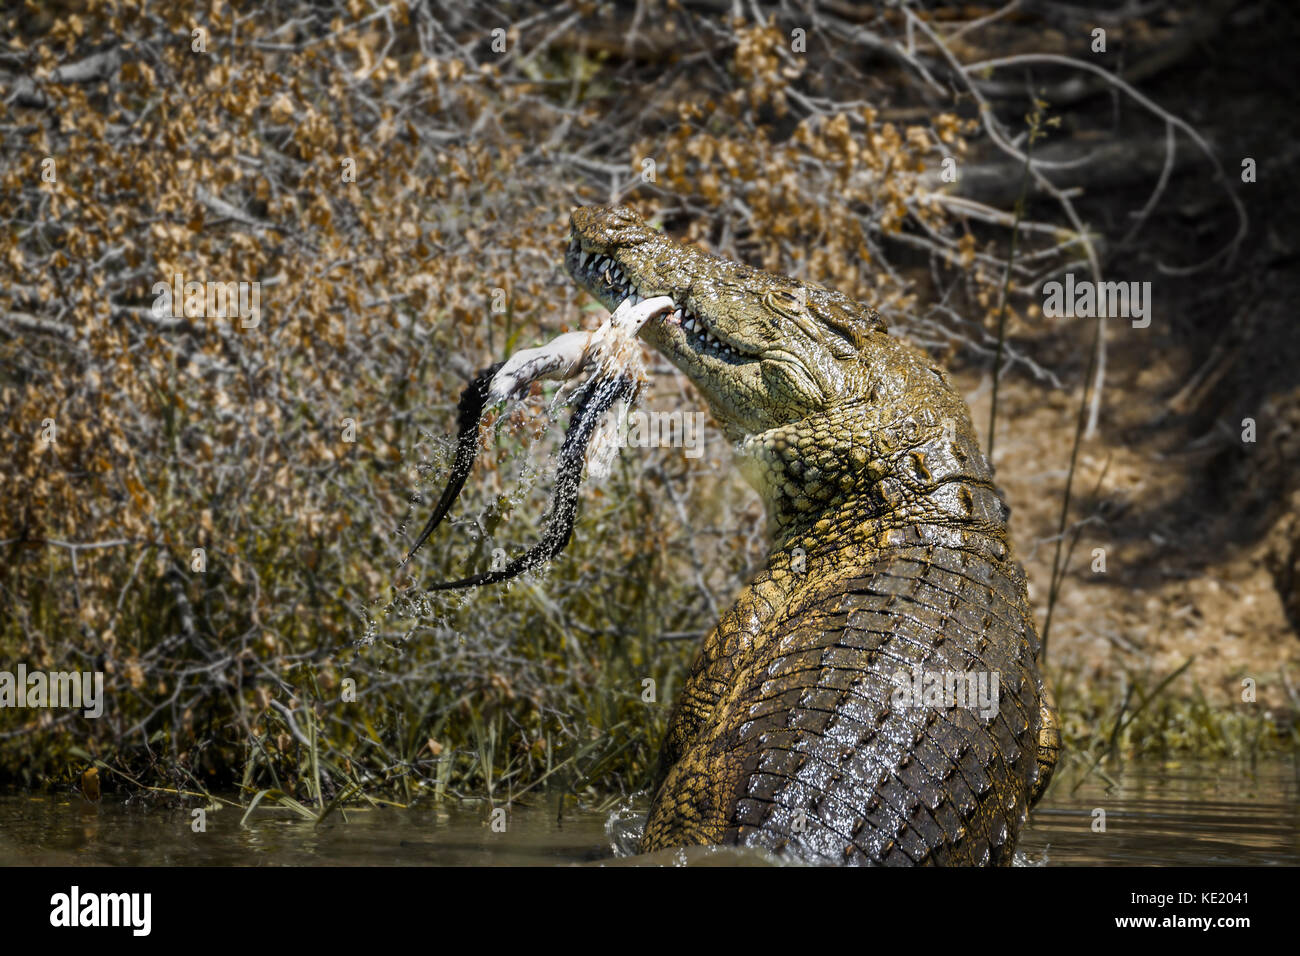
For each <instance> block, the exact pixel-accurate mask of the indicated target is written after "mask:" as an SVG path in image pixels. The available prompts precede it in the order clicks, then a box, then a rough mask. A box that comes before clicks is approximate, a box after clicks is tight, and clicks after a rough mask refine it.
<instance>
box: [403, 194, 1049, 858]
mask: <svg viewBox="0 0 1300 956" xmlns="http://www.w3.org/2000/svg"><path fill="white" fill-rule="evenodd" d="M565 258H566V265H567V267H568V269H569V272H570V273H571V274H572V275H573V277H574V279H575V280H576V281H577V282H578V283H579V284H580V285H582V286H583V287H584V288H586V289H587V290H588V291H589V292H590V293H591V294H592V295H594V296H595V297H596V298H598V299H599V300H600V301H601V302H602V303H604V304H605V305H606V306H607V307H608V308H609V309H610V311H611V312H614V313H615V315H614V317H613V319H614V320H616V321H614V322H613V324H614V325H615V326H621V325H624V324H626V325H628V326H629V327H630V328H631V327H634V328H639V329H640V335H641V338H642V339H644V340H646V341H648V342H649V343H650V344H652V345H654V346H655V347H657V348H658V349H659V350H660V351H661V352H662V353H663V354H664V355H666V356H667V357H668V358H669V359H670V360H671V361H672V362H673V364H674V365H676V366H677V367H678V368H679V369H681V371H682V372H684V373H685V374H686V375H687V377H689V378H690V379H691V381H692V382H694V384H695V387H696V388H697V389H698V391H699V392H700V393H701V394H702V395H703V396H704V398H705V400H706V401H707V402H708V404H709V406H710V408H711V409H712V411H713V415H714V418H715V419H716V420H717V421H718V423H719V424H720V425H721V426H722V429H723V431H724V432H725V434H726V435H727V437H728V438H729V439H730V440H732V441H734V442H735V443H736V449H737V455H738V460H739V464H740V467H741V469H742V471H743V473H744V474H745V475H746V477H748V479H749V480H750V482H751V483H752V484H753V485H754V487H755V488H756V489H757V490H758V492H759V494H760V495H761V496H762V498H763V502H764V505H765V507H766V509H767V518H768V534H769V538H770V553H769V555H768V561H767V566H766V568H765V569H764V570H763V571H762V573H761V574H759V576H758V577H757V578H756V579H755V580H754V581H753V582H751V583H750V584H749V586H748V587H746V588H745V589H744V591H742V592H741V594H740V596H739V598H738V599H737V601H736V604H735V606H734V607H732V608H731V609H730V610H729V611H727V612H726V613H725V614H724V615H723V616H722V619H721V620H720V621H719V622H718V625H717V627H715V628H714V629H713V631H712V632H711V633H710V634H709V635H708V636H707V637H706V638H705V640H704V644H703V646H702V647H701V649H700V652H699V656H698V657H697V658H696V661H695V664H694V667H693V668H692V670H691V673H690V676H689V678H688V679H687V681H686V684H685V686H684V688H683V691H682V694H681V696H680V698H679V699H678V701H677V703H676V706H675V709H674V711H673V715H672V718H671V720H670V723H669V727H668V734H667V737H666V739H665V740H664V743H663V748H662V752H661V755H660V766H659V773H658V779H657V781H656V783H655V787H654V796H653V800H652V803H651V807H650V813H649V816H648V818H647V821H646V826H645V831H644V833H643V835H642V839H641V849H642V850H643V851H646V852H649V851H652V850H660V849H667V848H671V847H683V846H690V845H699V844H724V843H729V844H743V845H750V846H758V847H763V848H767V849H770V850H773V851H776V852H778V853H787V854H790V855H793V856H795V857H798V858H800V859H803V860H808V861H814V862H838V863H881V864H903V865H913V864H922V863H932V864H1006V863H1010V862H1011V857H1012V852H1013V851H1014V848H1015V842H1016V838H1017V836H1018V834H1019V832H1020V829H1021V827H1022V826H1023V825H1024V822H1025V819H1026V815H1027V814H1028V810H1029V807H1030V805H1031V804H1032V803H1033V801H1034V800H1035V799H1037V797H1038V796H1039V795H1040V794H1041V793H1042V791H1043V790H1044V789H1045V787H1046V785H1047V781H1048V780H1049V779H1050V777H1051V773H1052V769H1053V767H1054V766H1055V763H1056V756H1057V752H1058V750H1059V747H1060V737H1059V734H1058V732H1057V727H1056V717H1055V714H1054V712H1053V709H1052V706H1051V702H1050V699H1049V696H1048V693H1047V688H1046V686H1045V684H1044V682H1043V678H1042V676H1041V674H1040V672H1039V669H1038V663H1037V655H1038V650H1039V642H1038V634H1037V632H1036V630H1035V626H1034V619H1033V614H1032V611H1031V610H1030V607H1029V598H1028V595H1027V593H1026V590H1025V575H1024V571H1023V570H1022V569H1021V567H1020V565H1019V564H1018V563H1017V562H1016V560H1015V557H1014V555H1013V553H1012V549H1011V542H1010V539H1009V536H1008V534H1007V526H1006V520H1007V508H1006V506H1005V505H1004V504H1003V502H1002V500H1001V498H1000V497H999V495H998V492H997V489H996V488H995V486H994V484H993V473H992V469H991V468H990V466H989V463H988V461H987V460H986V459H985V457H984V455H983V453H982V452H981V451H980V448H979V443H978V441H977V440H976V438H975V430H974V427H973V426H972V425H971V421H970V412H969V410H968V409H967V408H966V403H965V402H964V401H962V399H961V397H960V396H959V395H958V394H957V392H956V391H955V390H954V389H953V388H952V386H951V385H950V384H949V382H948V379H947V376H946V375H945V373H944V371H943V370H942V369H941V368H939V367H938V366H936V365H935V364H934V363H932V362H931V361H930V360H929V359H928V358H927V357H926V356H925V355H924V354H922V353H921V352H919V351H918V350H916V349H914V348H912V347H911V346H909V345H907V344H906V343H904V342H902V341H900V340H898V339H896V338H893V337H891V336H890V335H889V334H888V332H887V330H886V329H885V325H884V323H883V322H882V321H881V320H880V317H879V316H878V315H877V314H876V313H875V312H874V311H873V310H871V309H869V308H866V307H865V306H862V305H860V304H858V303H856V302H854V301H852V300H851V299H849V298H847V297H846V296H844V295H843V294H841V293H839V292H833V291H831V290H828V289H825V288H822V287H821V286H818V285H814V284H812V283H807V282H799V281H796V280H794V279H790V278H787V277H785V276H779V275H774V274H772V273H768V272H760V271H758V270H755V269H752V268H750V267H748V266H745V265H741V264H739V263H736V262H731V261H728V260H726V259H722V258H719V257H717V256H712V255H708V254H706V253H704V252H701V251H700V250H699V249H697V248H695V247H693V246H689V245H685V244H682V243H679V242H675V241H674V240H673V239H671V238H669V237H668V236H666V235H664V234H663V233H660V232H657V231H655V230H654V229H652V228H650V227H649V226H647V225H646V224H645V222H643V221H642V219H641V218H640V216H638V215H637V214H636V212H634V211H633V210H631V209H629V208H626V207H622V206H590V207H583V208H579V209H577V210H575V211H574V213H573V217H572V240H571V242H570V244H569V249H568V252H567V254H566V257H565ZM587 342H588V340H587V339H585V338H584V339H583V340H582V343H587ZM571 344H572V343H570V342H569V341H568V337H561V339H558V340H556V342H555V343H552V344H551V345H550V346H547V347H543V348H541V349H537V350H530V352H529V353H528V354H526V355H523V356H522V357H520V358H516V359H512V360H511V362H509V363H504V364H498V365H494V366H492V367H490V368H488V369H485V370H484V371H483V372H482V373H480V375H479V376H478V378H476V379H475V381H474V382H473V383H471V385H470V386H469V387H468V388H467V389H466V390H465V393H464V394H463V395H462V397H461V404H460V410H459V420H460V438H459V442H458V450H457V457H456V461H455V464H454V465H453V469H452V474H451V477H450V480H449V483H448V485H447V488H446V490H445V491H444V492H443V495H442V498H441V499H440V501H439V502H438V505H437V507H436V509H435V511H434V514H433V517H432V518H431V519H430V520H429V523H428V524H427V525H426V526H425V528H424V531H423V532H422V533H421V535H420V537H419V540H418V541H417V542H416V544H415V547H416V548H418V547H419V544H420V543H421V542H423V541H424V540H425V539H426V538H427V537H428V536H429V534H430V533H431V532H432V531H433V529H434V528H435V527H436V526H437V524H438V523H439V522H440V521H441V520H442V518H443V517H444V516H445V515H446V513H447V509H448V508H449V507H450V506H451V503H452V502H453V501H454V499H455V497H456V495H457V494H458V493H459V491H460V489H461V487H462V486H463V485H464V482H465V479H466V476H467V475H468V474H469V470H470V467H471V464H472V462H473V458H474V454H475V450H476V448H477V445H478V438H477V434H478V424H479V419H480V416H481V414H482V412H483V410H484V408H485V405H486V404H487V403H488V402H489V401H491V400H492V397H493V396H495V395H498V394H499V393H504V392H506V391H513V390H518V389H519V388H521V387H522V385H523V384H524V383H526V381H527V380H529V379H530V377H535V376H536V375H539V374H549V372H550V371H551V370H554V369H561V370H562V374H563V375H566V376H567V375H568V374H569V370H570V369H576V368H577V366H578V365H579V364H581V363H580V362H578V361H577V360H576V359H574V358H572V357H571V356H570V353H571V352H572V351H573V350H572V349H571V348H569V345H571ZM580 344H581V343H580ZM586 349H587V345H586V344H583V348H582V349H580V350H579V351H581V352H583V353H584V354H585V352H586ZM534 352H535V354H534ZM635 390H636V383H635V382H634V381H633V380H632V379H631V378H629V377H628V375H627V374H626V373H622V372H619V371H617V369H615V370H612V371H610V370H605V371H602V372H600V373H598V374H596V375H595V376H593V377H592V378H591V379H590V380H589V381H588V382H587V384H586V385H584V386H583V388H582V389H581V390H580V391H579V393H578V401H577V409H576V411H575V413H574V416H573V419H572V421H571V422H570V425H569V429H568V431H567V433H566V435H565V441H564V446H563V448H562V449H561V452H560V458H559V466H558V468H557V477H556V491H555V504H554V507H553V509H552V512H551V520H550V523H549V525H548V527H547V530H546V533H545V536H544V537H543V540H542V541H541V542H540V543H539V544H538V545H536V546H535V547H533V548H531V549H529V550H528V551H527V552H526V553H525V554H523V555H522V556H520V557H518V558H516V559H515V560H513V561H511V562H510V563H509V564H508V565H507V566H506V567H504V568H501V569H499V570H494V571H489V572H484V573H481V574H476V575H473V576H472V577H468V578H464V579H461V580H458V581H451V582H446V583H443V584H438V585H435V586H434V587H435V588H438V589H442V588H456V587H468V586H474V585H479V584H491V583H495V582H498V581H504V580H507V579H509V578H511V577H514V576H515V575H517V574H519V573H521V572H523V571H525V570H527V569H529V568H531V567H535V566H536V565H537V564H539V563H541V562H542V561H545V560H548V559H549V558H550V557H552V556H554V555H555V554H558V553H559V551H560V550H562V549H563V548H564V546H565V544H566V543H567V542H568V540H569V534H570V532H571V531H572V528H573V518H574V512H575V508H576V502H577V490H578V484H579V481H580V477H581V472H582V468H583V452H584V449H585V448H586V446H587V445H588V444H589V443H590V442H591V440H592V435H593V434H594V432H595V429H596V423H597V421H598V419H599V418H600V417H601V416H602V415H604V413H605V412H606V411H607V410H608V409H610V408H611V407H613V406H614V405H615V404H616V403H618V402H619V401H624V400H627V399H628V397H629V396H631V395H633V394H634V393H635ZM414 550H415V548H412V553H413V552H414ZM408 558H409V555H408Z"/></svg>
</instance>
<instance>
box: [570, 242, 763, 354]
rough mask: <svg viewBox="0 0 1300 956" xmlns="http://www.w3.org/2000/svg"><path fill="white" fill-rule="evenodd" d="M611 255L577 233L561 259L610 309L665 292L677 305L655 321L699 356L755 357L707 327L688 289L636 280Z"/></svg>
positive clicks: (583, 284) (707, 324)
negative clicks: (694, 307)
mask: <svg viewBox="0 0 1300 956" xmlns="http://www.w3.org/2000/svg"><path fill="white" fill-rule="evenodd" d="M616 255H617V253H615V254H614V255H609V254H604V253H600V252H597V251H594V250H591V249H588V248H586V247H585V246H584V245H583V243H582V241H581V240H579V239H578V238H577V237H574V238H573V240H572V241H571V242H570V243H569V248H568V251H567V252H566V253H565V257H564V262H565V266H566V267H567V268H568V270H569V274H570V275H571V276H572V277H573V279H574V281H575V282H577V283H578V285H580V286H582V287H583V288H584V289H586V290H587V291H588V292H590V293H591V294H592V295H593V296H594V297H595V298H596V299H597V300H598V301H599V302H600V303H601V304H602V305H604V306H605V308H607V309H609V310H610V311H611V312H613V311H614V310H615V309H617V308H618V307H619V306H620V305H622V304H623V302H625V301H627V300H630V301H631V303H632V304H633V305H636V304H637V303H639V302H641V301H643V300H645V299H648V298H651V297H652V296H658V295H666V296H668V297H669V298H671V299H672V300H673V304H674V305H675V306H676V308H674V309H673V311H672V312H670V313H668V314H667V315H665V316H664V317H663V318H662V319H660V320H658V321H657V322H653V323H652V324H654V325H659V326H661V327H663V331H664V332H666V333H668V335H669V337H670V338H673V339H676V340H678V341H679V344H680V346H684V347H685V348H687V349H689V350H690V351H692V352H694V353H695V354H696V355H697V356H698V357H700V358H705V359H711V360H713V361H717V362H721V363H723V364H727V365H740V364H743V363H746V362H750V361H753V360H755V359H756V358H757V356H754V355H748V354H746V353H745V352H744V351H742V350H741V349H740V348H737V347H736V346H735V344H734V343H732V342H728V341H726V340H724V339H723V338H722V337H721V336H720V335H719V334H718V333H717V330H715V329H712V328H710V326H709V323H708V322H707V321H706V320H705V318H704V316H703V314H702V313H699V312H697V311H696V310H695V309H693V308H692V307H691V304H690V301H689V292H688V291H687V290H682V289H673V288H661V287H658V286H652V285H651V284H650V282H649V281H643V282H642V283H641V284H638V283H637V281H636V280H634V279H633V278H632V277H631V276H629V275H628V272H627V270H626V269H624V268H623V266H622V265H621V264H620V263H619V261H618V259H617V258H616Z"/></svg>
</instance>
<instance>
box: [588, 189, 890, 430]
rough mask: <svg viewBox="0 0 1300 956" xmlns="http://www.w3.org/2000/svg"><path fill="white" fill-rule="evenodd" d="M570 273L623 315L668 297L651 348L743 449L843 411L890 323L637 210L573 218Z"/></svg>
mask: <svg viewBox="0 0 1300 956" xmlns="http://www.w3.org/2000/svg"><path fill="white" fill-rule="evenodd" d="M571 222H572V227H573V236H572V241H571V242H570V244H569V251H568V255H567V257H566V260H565V262H566V265H567V266H568V269H569V272H570V274H571V275H572V276H573V277H574V279H576V280H577V282H578V283H579V285H581V286H583V287H584V288H586V289H587V291H589V292H590V293H591V294H592V295H594V296H595V297H596V298H597V299H599V300H600V301H601V302H602V303H603V304H604V305H605V306H606V307H608V308H609V309H611V310H613V309H614V308H615V307H617V306H618V305H619V303H621V302H622V301H623V300H624V299H625V298H627V297H629V296H632V297H634V301H635V299H636V298H642V299H644V298H648V297H650V296H655V295H666V296H669V297H671V298H672V299H673V301H674V302H675V303H676V304H677V309H676V310H675V311H674V312H672V313H671V314H670V315H667V316H665V317H664V318H663V319H662V320H660V321H656V322H651V323H650V324H648V325H647V326H646V327H645V328H644V329H643V330H642V333H641V337H642V338H643V339H644V340H646V341H647V342H649V343H650V344H651V345H653V346H655V347H656V348H657V349H659V351H660V352H662V353H663V354H664V355H665V356H666V357H667V358H668V359H669V361H671V362H672V363H673V364H674V365H676V366H677V367H678V368H679V369H681V371H682V372H684V373H685V374H686V375H687V377H689V378H690V379H691V381H692V382H694V383H695V386H696V388H698V389H699V391H700V393H701V394H702V395H703V396H704V398H705V400H706V401H707V402H708V403H709V406H710V408H711V409H712V410H713V413H714V416H715V417H716V418H717V420H718V423H719V424H720V425H721V426H722V428H723V429H724V431H726V432H727V435H728V437H729V438H731V439H732V440H740V439H742V438H744V437H745V436H746V435H753V434H758V433H761V432H764V431H766V430H768V429H770V428H772V427H774V426H778V425H782V424H787V423H789V422H793V421H798V420H800V419H803V418H806V417H807V416H808V415H810V414H813V413H815V412H817V411H819V410H822V409H825V408H827V407H829V406H831V405H836V404H842V403H843V402H844V401H845V400H846V398H848V397H849V396H850V394H851V393H852V392H854V391H855V390H860V389H861V387H862V381H863V376H862V366H861V364H860V361H859V360H860V357H861V354H862V349H863V347H864V346H865V345H866V344H867V343H868V341H869V340H870V337H871V335H872V333H883V332H884V328H885V326H884V323H883V322H882V321H881V320H880V318H879V316H877V315H876V313H875V312H874V311H872V310H870V309H867V308H865V307H863V306H861V305H859V304H858V303H856V302H854V301H852V300H851V299H849V298H848V297H847V296H845V295H844V294H843V293H840V292H833V291H831V290H829V289H825V288H822V287H821V286H818V285H813V284H812V283H807V282H799V281H797V280H795V279H791V278H787V277H786V276H781V275H776V274H773V273H770V272H762V271H759V270H757V269H753V268H751V267H749V266H747V265H743V264H741V263H738V262H732V261H730V260H728V259H723V258H721V257H719V256H714V255H709V254H708V253H706V252H703V251H701V250H700V249H698V248H696V247H695V246H690V245H686V244H684V243H680V242H676V241H674V240H673V239H672V238H670V237H669V236H667V235H665V234H664V233H662V232H659V231H657V230H655V229H652V228H651V227H650V226H648V225H647V224H646V223H645V221H644V220H643V219H642V218H641V217H640V216H639V215H638V214H637V213H636V212H635V211H634V210H633V209H630V208H628V207H626V206H585V207H582V208H579V209H577V210H575V211H574V213H573V216H572V220H571Z"/></svg>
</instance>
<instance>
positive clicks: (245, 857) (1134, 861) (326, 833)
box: [0, 760, 1300, 866]
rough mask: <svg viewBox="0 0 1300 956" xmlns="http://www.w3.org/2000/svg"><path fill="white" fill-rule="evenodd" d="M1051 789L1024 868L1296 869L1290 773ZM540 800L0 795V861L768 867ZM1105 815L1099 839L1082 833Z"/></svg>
mask: <svg viewBox="0 0 1300 956" xmlns="http://www.w3.org/2000/svg"><path fill="white" fill-rule="evenodd" d="M1110 776H1111V780H1112V781H1113V783H1114V784H1115V786H1112V785H1111V784H1108V783H1107V782H1106V781H1105V780H1103V779H1102V778H1100V777H1099V776H1096V775H1093V776H1092V777H1089V778H1088V779H1087V780H1086V781H1085V782H1084V783H1082V784H1081V785H1080V786H1078V787H1077V789H1076V788H1074V787H1073V783H1072V781H1068V780H1063V781H1061V784H1064V785H1062V786H1056V787H1055V788H1054V789H1053V791H1052V792H1051V793H1050V794H1049V795H1048V799H1047V800H1046V801H1045V802H1044V804H1043V805H1042V806H1040V807H1038V808H1037V809H1036V810H1035V812H1034V814H1033V816H1032V817H1031V821H1030V826H1029V828H1028V829H1027V830H1026V832H1025V833H1024V835H1023V837H1022V839H1021V841H1020V850H1021V851H1022V852H1021V854H1020V855H1021V857H1022V858H1023V862H1024V863H1026V864H1028V865H1042V864H1043V863H1044V862H1045V863H1046V865H1048V866H1058V865H1089V866H1100V865H1111V866H1114V865H1129V866H1170V865H1173V866H1177V865H1193V864H1195V865H1209V866H1231V865H1241V864H1251V865H1260V864H1284V865H1292V866H1294V865H1300V807H1298V806H1297V803H1298V802H1297V790H1298V789H1300V787H1298V781H1297V765H1296V763H1295V762H1294V761H1290V760H1288V761H1280V762H1270V763H1267V764H1259V765H1257V766H1256V767H1255V768H1253V769H1252V768H1250V767H1248V766H1243V765H1237V764H1191V763H1182V764H1148V765H1140V764H1131V765H1129V766H1128V767H1126V768H1125V769H1124V770H1123V772H1120V773H1115V772H1112V773H1111V775H1110ZM557 809H558V805H557V803H556V802H555V801H554V800H548V799H547V798H544V797H543V798H540V799H538V800H536V801H534V802H532V803H531V805H529V806H518V805H516V806H515V807H513V808H512V809H511V811H510V814H509V817H508V821H507V825H506V830H505V832H503V833H502V832H495V831H494V830H493V828H492V827H491V825H490V820H489V817H488V813H487V811H486V810H484V809H480V808H479V807H476V806H466V807H460V806H453V807H442V808H437V809H416V810H397V809H360V810H348V811H347V814H346V820H345V819H343V817H341V816H340V815H339V814H337V813H336V814H333V815H332V816H330V818H329V819H327V820H326V821H325V822H324V823H323V824H321V825H319V826H317V825H315V824H313V823H312V822H310V821H306V820H303V819H301V818H300V817H298V816H296V815H295V814H293V813H291V812H290V811H287V810H281V809H276V808H262V807H259V808H258V809H257V810H255V811H254V812H253V813H252V814H251V815H250V816H249V818H248V820H247V821H246V822H245V823H244V824H243V825H242V826H241V822H240V821H241V817H243V810H242V809H234V808H225V809H221V810H217V811H210V812H209V813H208V814H207V832H205V833H195V832H194V831H193V829H192V826H191V822H192V817H191V811H189V810H162V809H144V808H142V807H138V806H131V805H124V804H123V803H122V802H121V801H120V800H118V801H114V800H112V799H105V800H104V801H102V802H101V803H99V804H90V803H87V802H86V801H85V800H83V799H82V798H81V797H80V796H75V795H74V796H71V797H66V798H62V797H57V796H54V797H51V796H24V795H18V796H4V797H0V864H54V865H109V866H112V865H168V866H173V865H181V866H186V865H189V866H193V865H203V866H227V865H238V866H249V865H254V866H256V865H277V866H294V865H362V866H364V865H428V864H438V865H452V866H464V865H472V864H486V865H502V864H506V865H509V864H524V865H538V864H575V863H587V864H590V863H600V862H604V863H616V864H628V863H633V864H635V863H642V862H645V863H660V864H678V863H683V862H688V863H694V864H706V865H721V866H728V865H736V864H752V863H757V864H761V863H770V862H774V861H772V860H771V859H770V858H768V857H766V856H765V855H763V854H758V853H752V852H747V851H737V850H721V851H717V850H715V851H703V852H693V853H691V854H681V853H680V852H677V853H665V854H656V855H655V856H654V857H651V858H646V857H635V858H628V857H627V856H626V855H623V854H622V850H623V849H624V848H626V847H628V846H630V845H632V844H633V842H634V839H635V828H636V822H635V821H636V820H637V819H638V817H639V813H638V812H635V811H639V810H640V809H641V808H640V807H638V808H635V810H633V811H629V812H626V813H623V814H611V813H610V812H607V811H606V812H593V811H577V810H572V809H569V810H566V811H565V812H564V814H563V815H562V816H559V815H558V813H557ZM1099 810H1101V811H1104V812H1105V831H1104V832H1100V831H1099V830H1097V829H1095V828H1096V827H1097V826H1098V825H1099V821H1100V819H1101V817H1100V816H1099V814H1098V813H1097V811H1099Z"/></svg>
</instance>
